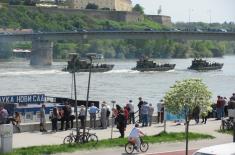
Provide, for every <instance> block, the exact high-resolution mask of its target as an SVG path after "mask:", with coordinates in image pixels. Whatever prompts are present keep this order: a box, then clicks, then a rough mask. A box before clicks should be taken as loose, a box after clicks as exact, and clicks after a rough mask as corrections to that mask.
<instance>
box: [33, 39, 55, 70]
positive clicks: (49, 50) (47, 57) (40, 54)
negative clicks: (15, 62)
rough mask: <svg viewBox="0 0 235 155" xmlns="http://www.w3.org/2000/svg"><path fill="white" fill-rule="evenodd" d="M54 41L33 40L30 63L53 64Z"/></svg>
mask: <svg viewBox="0 0 235 155" xmlns="http://www.w3.org/2000/svg"><path fill="white" fill-rule="evenodd" d="M52 54H53V42H51V41H47V40H33V41H32V52H31V58H30V65H41V66H45V65H51V64H52Z"/></svg>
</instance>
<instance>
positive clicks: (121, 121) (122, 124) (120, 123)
mask: <svg viewBox="0 0 235 155" xmlns="http://www.w3.org/2000/svg"><path fill="white" fill-rule="evenodd" d="M116 120H117V129H119V132H120V134H121V136H120V137H119V138H124V133H125V129H126V121H125V116H124V112H123V110H122V109H120V110H119V113H118V115H117V118H116Z"/></svg>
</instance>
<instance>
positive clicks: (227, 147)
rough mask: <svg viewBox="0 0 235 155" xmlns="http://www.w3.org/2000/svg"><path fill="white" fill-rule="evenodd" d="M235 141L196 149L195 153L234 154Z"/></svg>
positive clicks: (199, 154) (208, 154)
mask: <svg viewBox="0 0 235 155" xmlns="http://www.w3.org/2000/svg"><path fill="white" fill-rule="evenodd" d="M234 154H235V143H227V144H220V145H213V146H209V147H204V148H202V149H200V150H198V151H196V152H195V153H194V154H193V155H234Z"/></svg>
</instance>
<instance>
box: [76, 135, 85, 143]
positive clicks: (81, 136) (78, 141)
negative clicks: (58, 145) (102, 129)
mask: <svg viewBox="0 0 235 155" xmlns="http://www.w3.org/2000/svg"><path fill="white" fill-rule="evenodd" d="M83 137H84V138H83ZM86 142H87V136H86V135H85V136H83V135H79V136H78V137H77V139H76V143H79V144H83V143H86Z"/></svg>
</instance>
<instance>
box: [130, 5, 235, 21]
mask: <svg viewBox="0 0 235 155" xmlns="http://www.w3.org/2000/svg"><path fill="white" fill-rule="evenodd" d="M132 3H133V5H135V4H140V5H141V6H142V7H144V12H145V14H153V15H154V14H155V15H156V14H158V9H159V7H160V6H161V10H162V13H161V14H162V15H168V16H171V20H172V22H189V21H190V22H206V23H210V22H211V23H215V22H219V23H223V22H225V21H226V22H235V0H132Z"/></svg>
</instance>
